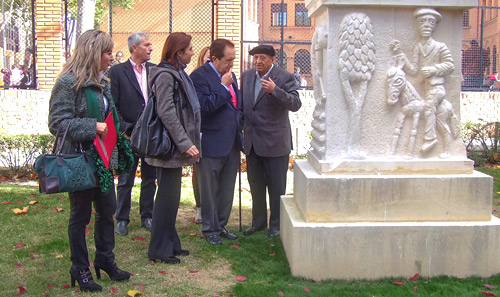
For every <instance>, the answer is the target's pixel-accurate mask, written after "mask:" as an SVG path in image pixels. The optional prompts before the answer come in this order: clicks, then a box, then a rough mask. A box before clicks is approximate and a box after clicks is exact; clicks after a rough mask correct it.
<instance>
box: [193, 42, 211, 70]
mask: <svg viewBox="0 0 500 297" xmlns="http://www.w3.org/2000/svg"><path fill="white" fill-rule="evenodd" d="M208 61H210V47H209V46H205V47H204V48H202V49H201V51H200V53H199V54H198V62H197V63H196V68H198V67H200V66H203V65H204V64H205V63H206V62H208Z"/></svg>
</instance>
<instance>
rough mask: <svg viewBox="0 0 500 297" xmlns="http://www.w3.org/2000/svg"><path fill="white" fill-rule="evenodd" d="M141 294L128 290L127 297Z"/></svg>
mask: <svg viewBox="0 0 500 297" xmlns="http://www.w3.org/2000/svg"><path fill="white" fill-rule="evenodd" d="M141 294H142V293H141V292H140V291H136V290H128V292H127V296H130V297H135V295H141Z"/></svg>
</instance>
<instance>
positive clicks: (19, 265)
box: [14, 264, 24, 268]
mask: <svg viewBox="0 0 500 297" xmlns="http://www.w3.org/2000/svg"><path fill="white" fill-rule="evenodd" d="M23 267H24V266H23V264H14V268H23Z"/></svg>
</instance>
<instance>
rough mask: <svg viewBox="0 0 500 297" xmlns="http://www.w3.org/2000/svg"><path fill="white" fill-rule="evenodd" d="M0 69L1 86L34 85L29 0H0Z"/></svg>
mask: <svg viewBox="0 0 500 297" xmlns="http://www.w3.org/2000/svg"><path fill="white" fill-rule="evenodd" d="M1 5H2V7H1V9H2V14H1V20H2V22H1V26H0V37H1V38H0V53H1V55H2V59H1V62H0V71H1V73H2V76H3V79H2V80H1V81H0V86H1V88H4V89H8V88H21V89H28V88H35V86H36V79H34V75H33V73H35V63H34V58H33V57H34V54H33V53H34V50H33V49H34V48H35V47H34V46H35V45H34V39H33V23H34V20H33V15H34V14H33V11H34V0H32V1H17V0H10V1H5V0H2V1H1Z"/></svg>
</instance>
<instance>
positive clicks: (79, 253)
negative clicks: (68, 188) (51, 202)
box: [68, 186, 116, 270]
mask: <svg viewBox="0 0 500 297" xmlns="http://www.w3.org/2000/svg"><path fill="white" fill-rule="evenodd" d="M69 201H70V208H71V211H70V215H69V226H68V235H69V246H70V249H71V262H72V263H73V266H74V267H75V268H77V269H79V270H81V269H83V268H86V267H89V255H88V249H87V241H86V238H85V227H86V225H87V224H88V223H89V221H90V217H91V213H92V202H93V203H94V208H95V223H94V241H95V247H96V256H95V261H94V263H99V264H105V263H111V262H113V261H114V260H115V254H114V253H113V249H114V248H115V233H114V228H115V225H114V221H113V214H114V213H115V209H116V194H115V188H114V186H113V187H111V189H109V191H108V192H107V193H102V192H101V188H95V189H90V190H84V191H77V192H73V193H69Z"/></svg>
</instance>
